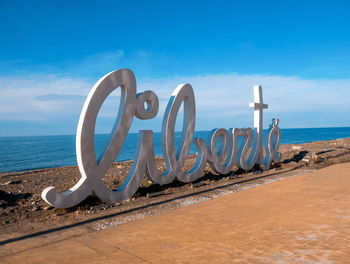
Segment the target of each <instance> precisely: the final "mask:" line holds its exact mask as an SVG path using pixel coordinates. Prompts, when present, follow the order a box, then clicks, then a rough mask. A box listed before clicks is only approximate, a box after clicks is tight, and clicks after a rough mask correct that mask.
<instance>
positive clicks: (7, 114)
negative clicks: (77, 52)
mask: <svg viewBox="0 0 350 264" xmlns="http://www.w3.org/2000/svg"><path fill="white" fill-rule="evenodd" d="M184 82H188V83H190V84H192V86H193V88H194V90H195V95H196V104H197V112H198V114H197V116H198V118H202V119H206V120H207V122H208V123H210V124H213V123H215V122H219V123H220V124H222V123H223V122H224V121H225V120H227V118H231V119H236V120H238V122H243V123H242V125H246V122H249V123H250V122H251V120H250V119H251V110H250V109H249V108H248V103H249V102H250V101H252V100H253V98H252V86H253V85H256V84H261V85H263V88H264V98H265V102H266V103H268V104H269V110H268V112H267V113H273V115H275V116H281V115H282V116H285V115H293V114H296V113H301V112H302V113H305V115H307V114H308V112H310V111H311V112H313V113H314V112H319V113H320V114H322V113H326V112H327V113H334V116H335V117H336V115H337V113H340V112H346V113H349V112H350V111H349V110H350V97H349V96H348V95H349V94H350V79H342V80H325V79H323V80H322V79H319V80H304V79H301V78H298V77H284V76H272V75H241V74H237V73H232V74H219V75H200V76H187V77H173V78H166V79H147V80H146V79H143V80H142V79H141V80H139V81H138V87H139V88H138V89H139V91H143V90H153V91H155V92H156V93H157V95H158V96H159V98H160V103H161V107H160V113H159V115H160V116H162V114H163V113H164V109H165V105H166V103H167V101H168V99H169V97H170V95H171V93H172V91H173V90H174V88H175V87H176V86H177V85H178V84H180V83H184ZM92 85H93V83H92V82H91V81H88V80H85V79H82V78H67V77H64V76H60V75H28V76H21V77H16V76H12V77H0V87H1V88H0V89H1V105H0V120H23V121H29V120H45V119H50V118H52V117H55V116H64V115H68V114H73V115H75V116H78V115H79V113H80V110H81V107H82V105H83V102H84V100H85V97H86V95H87V94H88V92H89V90H90V88H91V87H92ZM117 96H118V95H117V94H115V95H114V97H113V99H112V98H109V101H108V103H107V105H108V104H109V107H107V108H106V109H105V110H104V113H103V115H104V116H105V117H111V118H112V117H114V116H115V114H116V110H115V109H113V108H112V107H113V106H115V105H116V104H117V103H116V101H118V100H119V98H118V97H117ZM112 102H113V103H112ZM245 119H248V121H244V120H245ZM299 123H300V122H299ZM339 124H341V120H339ZM199 125H200V123H199ZM285 125H286V126H288V124H285ZM304 125H305V126H307V125H308V124H306V123H305V124H304ZM343 125H348V124H347V123H344V124H343ZM292 126H293V125H292ZM198 129H201V127H200V126H199V127H198Z"/></svg>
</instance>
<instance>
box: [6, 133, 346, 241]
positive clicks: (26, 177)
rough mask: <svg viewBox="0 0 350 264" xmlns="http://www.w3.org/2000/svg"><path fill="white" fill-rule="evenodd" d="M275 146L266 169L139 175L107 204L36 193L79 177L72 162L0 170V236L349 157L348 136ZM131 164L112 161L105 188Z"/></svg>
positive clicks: (129, 214) (122, 216)
mask: <svg viewBox="0 0 350 264" xmlns="http://www.w3.org/2000/svg"><path fill="white" fill-rule="evenodd" d="M280 151H281V152H282V162H281V163H279V164H274V165H273V166H272V168H271V169H270V170H268V171H265V172H262V171H260V170H259V169H257V168H255V169H253V170H251V171H241V170H237V169H236V168H234V169H233V170H232V172H231V173H230V174H228V175H217V174H215V173H213V171H212V170H211V169H210V168H209V166H207V168H206V170H205V173H204V175H203V177H201V178H200V179H198V180H197V181H196V182H194V183H189V184H184V183H180V182H177V181H175V182H173V183H172V184H169V185H165V186H160V185H157V184H152V183H150V182H148V181H147V180H144V182H143V184H142V186H141V187H140V189H139V190H138V192H137V193H136V194H135V195H134V197H133V198H132V199H131V200H130V201H126V202H123V203H116V204H112V205H106V204H103V203H102V202H101V201H100V200H99V199H98V198H97V197H95V196H94V195H90V196H89V197H88V198H87V199H86V200H85V201H84V202H82V203H81V204H80V205H78V206H76V207H74V208H70V209H54V208H52V207H50V206H48V205H47V204H46V203H45V202H44V201H43V200H42V199H41V197H40V194H41V192H42V190H43V189H44V188H45V187H48V186H55V187H57V188H58V190H59V191H64V190H66V189H68V188H69V187H71V186H72V185H73V184H74V183H75V182H77V181H78V179H79V178H80V175H79V171H78V169H77V167H63V168H51V169H44V170H33V171H25V172H13V173H2V174H0V227H1V235H0V236H1V240H4V239H11V237H14V236H18V235H26V234H33V233H35V232H36V233H38V232H40V231H43V230H47V229H52V228H59V227H60V226H63V225H65V226H66V225H69V224H71V225H74V224H75V223H83V222H89V221H90V222H93V221H95V222H96V224H95V225H94V228H95V229H105V228H107V227H109V226H115V225H119V224H122V223H125V222H130V221H133V220H135V219H140V218H144V217H146V216H149V215H153V214H157V213H160V212H164V211H169V210H173V209H175V208H179V207H185V206H187V205H189V204H193V203H197V202H200V201H203V200H208V199H213V198H216V197H218V196H222V195H225V194H227V193H232V192H236V191H240V190H243V189H246V188H251V187H254V186H257V185H261V184H266V183H269V182H273V181H277V180H280V179H284V178H287V177H291V176H294V175H297V174H300V173H303V172H305V171H309V170H316V169H319V168H323V167H327V166H330V165H333V164H337V163H343V162H350V138H346V139H338V140H333V141H322V142H313V143H307V144H294V145H282V146H281V148H280ZM193 160H194V159H193V158H189V159H188V160H187V161H186V164H185V169H186V168H187V169H188V168H190V167H191V166H192V165H193ZM157 163H158V168H159V167H164V164H163V161H162V159H157ZM131 164H132V162H121V163H115V164H114V165H113V167H112V168H111V169H110V171H109V172H108V174H107V175H106V176H105V177H104V179H103V180H104V181H105V183H106V184H107V185H108V186H109V187H110V188H112V189H115V188H117V187H118V186H119V185H120V184H121V182H122V180H123V179H124V177H125V176H126V174H127V172H128V170H129V168H130V166H131Z"/></svg>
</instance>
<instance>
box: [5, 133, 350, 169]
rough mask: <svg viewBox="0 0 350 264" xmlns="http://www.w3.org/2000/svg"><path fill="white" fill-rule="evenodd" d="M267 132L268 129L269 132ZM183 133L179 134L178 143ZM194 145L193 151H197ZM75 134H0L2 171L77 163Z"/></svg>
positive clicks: (288, 138)
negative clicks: (16, 135) (21, 135)
mask: <svg viewBox="0 0 350 264" xmlns="http://www.w3.org/2000/svg"><path fill="white" fill-rule="evenodd" d="M265 132H266V131H265ZM209 133H210V131H196V132H195V137H200V138H203V139H205V140H206V139H207V136H208V134H209ZM281 135H282V137H281V144H299V143H308V142H314V141H323V140H333V139H338V138H346V137H350V127H334V128H332V127H328V128H295V129H281ZM138 137H139V134H138V133H129V134H128V136H127V138H126V140H125V143H124V145H123V148H122V150H121V153H120V154H119V156H118V157H117V161H125V160H132V159H133V158H134V155H135V152H136V147H137V142H138ZM108 139H109V135H107V134H97V135H95V150H96V156H97V158H98V157H100V156H101V155H102V154H103V151H104V149H105V146H106V144H107V142H108ZM180 139H181V133H180V132H176V133H175V145H177V144H178V143H179V142H180ZM154 143H155V144H154V145H155V154H156V156H162V149H161V134H160V133H154ZM195 152H196V149H195V146H194V145H192V146H191V153H195ZM76 164H77V162H76V156H75V136H74V135H62V136H30V137H29V136H28V137H0V172H14V171H26V170H33V169H43V168H52V167H63V166H72V165H76Z"/></svg>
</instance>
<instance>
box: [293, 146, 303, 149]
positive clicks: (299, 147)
mask: <svg viewBox="0 0 350 264" xmlns="http://www.w3.org/2000/svg"><path fill="white" fill-rule="evenodd" d="M292 149H293V150H301V149H302V147H301V146H292Z"/></svg>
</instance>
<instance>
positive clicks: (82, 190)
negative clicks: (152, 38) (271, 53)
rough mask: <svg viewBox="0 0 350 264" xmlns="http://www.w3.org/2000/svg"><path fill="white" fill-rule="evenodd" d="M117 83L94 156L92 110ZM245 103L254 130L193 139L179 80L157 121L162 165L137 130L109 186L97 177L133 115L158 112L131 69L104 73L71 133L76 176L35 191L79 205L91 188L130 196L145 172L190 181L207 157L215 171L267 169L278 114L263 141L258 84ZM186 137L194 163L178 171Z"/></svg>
mask: <svg viewBox="0 0 350 264" xmlns="http://www.w3.org/2000/svg"><path fill="white" fill-rule="evenodd" d="M117 88H120V89H121V99H120V100H121V101H120V106H119V112H118V117H117V120H116V122H115V125H114V128H113V131H112V133H111V135H110V141H109V144H108V146H107V148H106V149H105V152H104V154H103V156H102V158H101V159H100V160H97V159H96V154H95V149H94V131H95V124H96V119H97V114H98V112H99V110H100V108H101V106H102V104H103V102H104V101H105V99H106V98H107V97H108V95H109V94H111V93H112V92H113V91H114V90H115V89H117ZM182 104H183V106H184V107H183V111H184V119H183V123H184V124H183V129H182V139H181V143H180V144H179V145H178V146H177V147H175V146H174V130H175V122H176V118H177V114H178V112H179V109H180V106H181V105H182ZM249 106H250V107H252V108H254V129H251V128H246V129H237V128H234V129H233V128H230V129H229V130H226V129H224V128H219V129H213V130H212V131H211V133H210V135H209V136H208V139H207V140H206V141H205V140H203V139H201V138H194V139H193V133H194V129H195V121H196V106H195V97H194V93H193V89H192V86H191V85H190V84H188V83H186V84H180V85H179V86H177V87H176V89H175V90H174V92H173V94H172V95H171V97H170V100H169V102H168V105H167V107H166V110H165V114H164V118H163V124H162V151H163V156H164V161H165V164H166V169H165V170H164V171H159V170H158V169H157V167H156V162H155V154H154V144H153V131H152V130H141V131H140V137H139V142H138V147H137V150H136V156H135V160H134V162H133V165H132V167H131V169H130V171H129V173H128V176H127V177H126V179H125V181H124V182H123V184H122V185H121V186H120V187H119V188H118V189H117V190H116V191H113V190H110V189H109V188H108V187H107V186H106V185H105V184H104V183H103V182H102V177H103V176H104V175H105V174H106V172H107V171H108V169H109V168H110V167H111V166H112V164H113V162H114V161H115V160H116V158H117V156H118V154H119V152H120V150H121V148H122V146H123V143H124V141H125V138H126V136H127V134H128V131H129V128H130V126H131V123H132V121H133V118H134V117H136V118H138V119H151V118H154V117H155V116H156V115H157V113H158V108H159V102H158V97H157V95H156V94H155V93H154V92H152V91H145V92H143V93H139V94H137V93H136V80H135V76H134V74H133V72H132V71H131V70H129V69H121V70H116V71H113V72H111V73H108V74H107V75H105V76H104V77H102V78H101V79H100V80H99V81H98V82H97V83H96V84H95V85H94V87H93V88H92V89H91V91H90V93H89V95H88V97H87V99H86V101H85V104H84V106H83V109H82V112H81V115H80V119H79V124H78V129H77V135H76V153H77V161H78V167H79V170H80V173H81V178H80V180H79V181H78V182H77V183H76V184H75V185H74V186H73V187H72V188H71V189H69V190H67V191H65V192H62V193H57V192H56V190H55V188H54V187H48V188H46V189H45V190H44V191H43V192H42V195H41V196H42V198H43V199H44V200H45V201H46V202H47V203H49V204H51V205H53V206H55V207H59V208H67V207H72V206H75V205H77V204H79V203H80V202H81V201H83V200H84V199H85V198H86V197H87V196H88V195H89V194H90V193H91V192H92V191H93V192H94V193H95V194H96V195H97V196H98V197H99V198H101V200H103V201H104V202H107V203H113V202H120V201H123V200H127V199H129V198H131V197H132V196H133V195H134V194H135V192H136V191H137V189H138V188H139V186H140V184H141V182H142V179H143V177H144V176H145V175H146V176H147V177H148V179H149V180H151V181H152V182H154V183H157V184H168V183H171V182H172V181H173V180H174V179H175V178H177V179H178V180H180V181H182V182H192V181H194V180H196V179H198V178H199V177H201V176H202V175H203V171H204V168H205V165H206V163H207V162H209V164H210V166H211V168H212V169H213V170H214V171H215V172H217V173H220V174H227V173H229V172H230V171H231V170H232V169H233V166H234V165H236V166H237V167H239V168H242V169H244V170H249V169H251V168H253V166H254V165H255V164H259V165H260V167H261V169H263V170H267V169H268V168H269V167H270V165H271V162H272V161H274V162H278V161H279V160H280V157H281V154H280V153H279V152H278V147H279V143H280V129H279V128H278V119H273V121H272V124H271V125H270V128H269V132H268V135H267V137H266V139H265V140H264V142H263V137H262V124H263V109H266V108H267V104H264V103H263V96H262V88H261V86H254V102H253V103H250V104H249ZM239 138H242V139H243V140H239ZM219 139H220V140H219ZM192 141H194V143H195V145H196V147H197V151H198V153H197V157H196V162H195V165H194V167H193V168H192V169H191V170H189V171H188V172H184V170H183V165H184V162H185V160H186V158H187V156H188V153H189V149H190V145H191V143H192ZM218 141H220V144H218V143H219V142H218ZM217 145H219V148H218V149H217Z"/></svg>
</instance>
